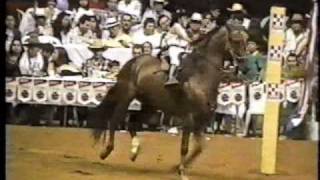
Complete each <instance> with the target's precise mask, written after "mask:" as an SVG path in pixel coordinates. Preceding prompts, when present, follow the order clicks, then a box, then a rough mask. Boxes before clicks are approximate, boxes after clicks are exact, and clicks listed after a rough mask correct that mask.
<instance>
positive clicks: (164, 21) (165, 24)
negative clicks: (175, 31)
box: [157, 15, 171, 34]
mask: <svg viewBox="0 0 320 180" xmlns="http://www.w3.org/2000/svg"><path fill="white" fill-rule="evenodd" d="M170 25H171V18H170V17H168V16H166V15H161V16H160V17H159V20H158V29H157V30H158V33H160V34H162V33H167V32H168V31H169V30H170Z"/></svg>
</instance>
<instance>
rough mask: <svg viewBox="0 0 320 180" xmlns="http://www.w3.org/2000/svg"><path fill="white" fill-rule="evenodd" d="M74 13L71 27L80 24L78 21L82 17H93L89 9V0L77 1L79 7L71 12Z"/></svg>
mask: <svg viewBox="0 0 320 180" xmlns="http://www.w3.org/2000/svg"><path fill="white" fill-rule="evenodd" d="M73 11H74V12H75V16H74V21H73V23H74V24H73V26H76V24H78V23H80V22H79V21H80V19H81V17H83V16H85V15H86V16H94V12H93V11H92V10H91V9H90V8H89V0H79V7H78V8H77V9H76V10H73Z"/></svg>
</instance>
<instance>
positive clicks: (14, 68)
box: [6, 39, 23, 77]
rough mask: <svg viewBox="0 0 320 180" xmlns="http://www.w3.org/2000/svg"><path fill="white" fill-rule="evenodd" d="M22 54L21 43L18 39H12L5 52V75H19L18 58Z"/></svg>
mask: <svg viewBox="0 0 320 180" xmlns="http://www.w3.org/2000/svg"><path fill="white" fill-rule="evenodd" d="M22 54H23V48H22V43H21V40H20V39H13V40H12V41H11V44H10V46H9V51H8V52H7V54H6V76H9V77H17V76H20V70H19V59H20V58H21V55H22Z"/></svg>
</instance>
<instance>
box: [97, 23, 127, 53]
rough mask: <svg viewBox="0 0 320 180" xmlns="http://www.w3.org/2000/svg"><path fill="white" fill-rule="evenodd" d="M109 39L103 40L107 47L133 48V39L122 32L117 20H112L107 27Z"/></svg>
mask: <svg viewBox="0 0 320 180" xmlns="http://www.w3.org/2000/svg"><path fill="white" fill-rule="evenodd" d="M105 28H106V29H107V30H108V34H109V35H108V37H107V38H106V39H104V40H103V44H104V45H105V46H107V47H118V48H129V47H131V46H132V38H131V36H129V35H128V34H126V33H123V32H122V30H121V26H120V22H119V21H118V20H117V19H116V18H110V19H109V22H108V23H107V25H106V27H105Z"/></svg>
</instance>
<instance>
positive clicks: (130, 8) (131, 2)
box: [118, 0, 142, 22]
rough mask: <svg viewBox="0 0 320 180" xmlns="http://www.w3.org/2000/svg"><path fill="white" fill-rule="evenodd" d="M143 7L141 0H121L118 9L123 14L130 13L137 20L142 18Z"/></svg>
mask: <svg viewBox="0 0 320 180" xmlns="http://www.w3.org/2000/svg"><path fill="white" fill-rule="evenodd" d="M141 8H142V5H141V2H140V1H139V0H121V1H119V4H118V11H119V12H120V13H121V14H130V15H131V16H132V17H133V19H134V21H135V22H137V21H140V20H141Z"/></svg>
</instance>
